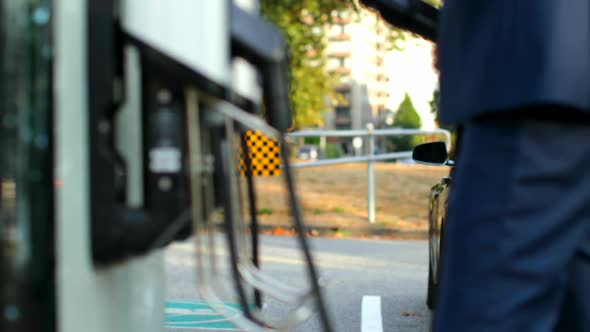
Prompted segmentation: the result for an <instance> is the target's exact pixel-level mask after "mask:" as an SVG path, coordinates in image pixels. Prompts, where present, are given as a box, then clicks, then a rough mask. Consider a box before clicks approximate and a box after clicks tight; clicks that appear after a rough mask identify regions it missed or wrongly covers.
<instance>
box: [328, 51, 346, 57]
mask: <svg viewBox="0 0 590 332" xmlns="http://www.w3.org/2000/svg"><path fill="white" fill-rule="evenodd" d="M328 56H329V57H331V58H348V57H350V51H332V52H329V53H328Z"/></svg>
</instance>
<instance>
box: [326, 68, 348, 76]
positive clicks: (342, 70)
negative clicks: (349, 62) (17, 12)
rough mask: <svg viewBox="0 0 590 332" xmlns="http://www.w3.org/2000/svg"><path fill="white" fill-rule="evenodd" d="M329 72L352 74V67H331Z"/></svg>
mask: <svg viewBox="0 0 590 332" xmlns="http://www.w3.org/2000/svg"><path fill="white" fill-rule="evenodd" d="M329 73H331V74H340V75H350V73H351V70H350V68H346V67H338V68H334V69H331V70H330V71H329Z"/></svg>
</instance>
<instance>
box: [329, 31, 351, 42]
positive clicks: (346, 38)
mask: <svg viewBox="0 0 590 332" xmlns="http://www.w3.org/2000/svg"><path fill="white" fill-rule="evenodd" d="M328 40H329V41H349V40H350V35H349V34H347V33H339V34H337V35H333V36H330V37H328Z"/></svg>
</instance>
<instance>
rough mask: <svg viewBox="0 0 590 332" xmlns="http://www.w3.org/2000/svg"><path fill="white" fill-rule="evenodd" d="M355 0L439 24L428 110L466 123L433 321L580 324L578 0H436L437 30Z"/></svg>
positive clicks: (398, 3) (446, 329)
mask: <svg viewBox="0 0 590 332" xmlns="http://www.w3.org/2000/svg"><path fill="white" fill-rule="evenodd" d="M361 1H362V2H363V3H365V4H366V5H368V6H370V7H373V8H377V9H378V10H379V11H381V13H382V14H383V17H384V18H385V19H387V20H388V21H390V22H391V23H393V24H396V21H400V22H401V24H399V25H400V26H401V27H403V28H409V29H410V30H413V31H414V32H417V33H419V34H421V35H423V36H425V37H426V38H431V37H430V36H436V35H438V47H439V59H438V60H439V68H440V91H441V105H440V114H439V119H440V120H442V121H443V122H446V123H454V124H459V125H461V126H463V128H464V131H463V139H462V144H461V153H460V156H459V160H458V162H457V164H456V165H457V166H456V167H455V170H454V182H453V189H452V191H451V197H450V201H449V209H448V212H447V221H448V222H447V224H446V226H445V227H446V229H445V231H446V238H445V239H444V252H443V258H442V271H441V276H440V278H441V280H440V285H441V286H442V287H441V289H440V294H439V302H438V306H437V311H436V313H435V319H434V322H433V330H434V331H435V332H441V331H442V332H462V331H465V332H492V331H493V332H513V331H514V332H516V331H518V332H541V331H564V332H570V331H573V332H576V331H590V1H579V0H446V1H445V5H444V8H443V9H442V11H441V14H440V17H439V18H440V19H439V21H440V24H439V29H438V31H434V29H432V30H429V26H428V22H429V21H428V20H424V19H423V17H424V16H423V15H419V14H416V13H417V10H420V6H423V4H420V1H417V0H361ZM407 8H409V10H406V9H407ZM412 16H414V17H415V19H412ZM430 17H431V19H430V21H432V18H433V17H434V16H432V15H430ZM425 23H426V24H425ZM424 31H427V32H429V33H423V32H424Z"/></svg>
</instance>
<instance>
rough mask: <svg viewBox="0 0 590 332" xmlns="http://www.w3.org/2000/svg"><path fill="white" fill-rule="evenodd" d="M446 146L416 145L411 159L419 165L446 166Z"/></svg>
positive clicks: (438, 143)
mask: <svg viewBox="0 0 590 332" xmlns="http://www.w3.org/2000/svg"><path fill="white" fill-rule="evenodd" d="M447 158H448V154H447V145H446V144H445V143H444V142H431V143H424V144H420V145H417V146H416V147H415V148H414V152H413V153H412V159H414V160H415V161H417V162H418V163H421V164H426V165H437V166H442V165H446V164H447Z"/></svg>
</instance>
